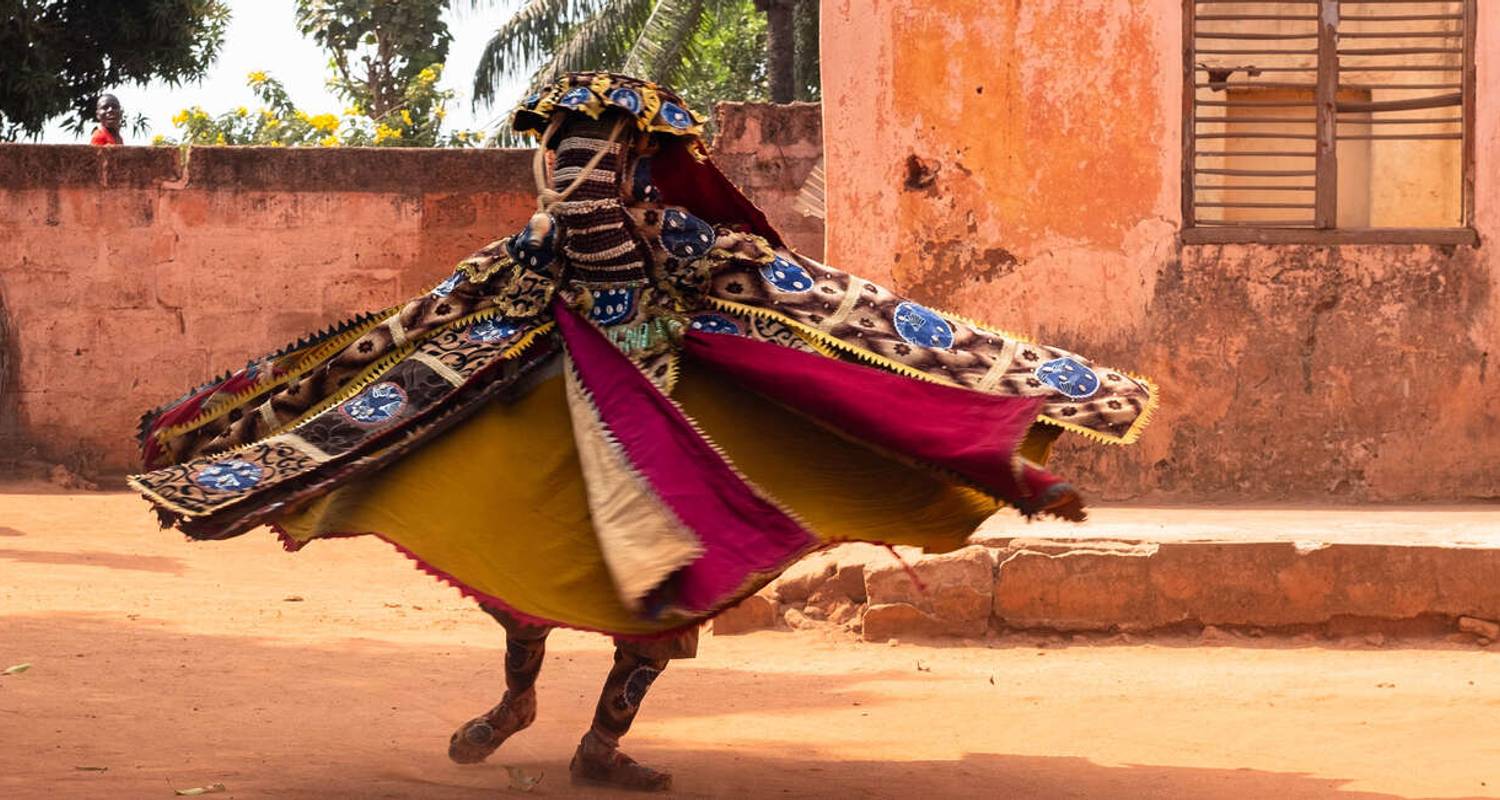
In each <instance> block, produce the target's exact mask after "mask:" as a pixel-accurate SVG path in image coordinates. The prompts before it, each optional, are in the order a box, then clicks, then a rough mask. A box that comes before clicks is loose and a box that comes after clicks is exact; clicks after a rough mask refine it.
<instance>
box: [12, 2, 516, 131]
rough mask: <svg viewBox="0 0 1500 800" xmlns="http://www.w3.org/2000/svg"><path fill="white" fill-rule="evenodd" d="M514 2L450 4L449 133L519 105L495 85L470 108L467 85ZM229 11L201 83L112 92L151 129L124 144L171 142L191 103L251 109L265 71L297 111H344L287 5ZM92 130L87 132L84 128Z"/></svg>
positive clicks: (235, 6) (129, 115)
mask: <svg viewBox="0 0 1500 800" xmlns="http://www.w3.org/2000/svg"><path fill="white" fill-rule="evenodd" d="M519 4H520V0H494V2H490V3H479V4H477V6H478V7H477V8H474V7H472V6H473V5H475V4H470V3H468V2H454V3H452V4H451V5H452V9H451V10H450V11H449V12H448V13H447V15H446V19H447V22H448V29H449V30H450V31H451V32H452V33H453V43H452V45H451V46H450V47H449V49H448V63H447V65H446V67H445V68H444V71H443V82H442V86H443V87H444V88H448V89H453V90H454V91H456V92H457V96H456V98H455V99H454V101H453V102H452V103H450V104H449V106H448V118H447V120H445V127H446V128H449V129H459V128H480V127H486V128H487V127H489V126H490V123H491V122H492V121H494V120H495V119H496V118H497V117H498V116H499V115H501V114H504V113H505V112H506V111H508V110H509V109H510V106H511V104H512V103H513V102H515V101H518V100H520V99H521V91H522V89H523V88H524V85H523V84H521V83H517V85H515V86H513V87H509V88H506V87H502V88H501V89H500V91H499V93H498V96H499V98H500V102H499V104H497V105H496V106H495V107H493V108H490V109H485V108H484V107H482V106H481V107H480V108H479V109H477V110H474V111H470V110H469V98H470V95H471V92H470V91H469V87H470V86H471V84H472V82H473V77H474V67H475V65H476V64H478V63H479V53H480V51H482V50H483V49H484V43H485V42H486V41H488V40H489V37H490V34H491V33H492V32H494V30H495V28H497V27H499V25H500V23H501V22H503V21H504V20H505V19H507V18H508V17H509V16H510V14H511V12H512V11H513V10H514V9H515V8H516V7H517V6H518V5H519ZM229 6H230V8H231V9H232V12H233V15H234V16H233V18H232V19H231V20H230V23H229V29H228V31H227V32H226V34H225V36H224V46H223V48H222V49H221V50H220V51H219V59H218V61H217V62H215V63H214V65H213V66H212V67H210V68H209V71H208V74H207V75H206V76H205V77H204V78H203V81H202V83H196V84H184V85H182V86H175V87H174V86H169V85H167V84H165V83H152V84H149V85H146V86H134V85H130V86H121V87H118V88H116V89H115V90H114V94H115V95H116V96H118V97H119V98H120V104H121V105H123V106H124V107H125V115H126V120H127V122H128V121H129V120H130V119H133V118H134V117H135V115H136V114H137V113H140V114H144V115H145V116H146V118H147V120H148V121H149V122H150V126H151V128H150V130H149V131H147V132H146V133H145V134H144V135H137V134H135V133H132V132H131V131H130V130H129V127H128V125H127V127H126V130H124V131H122V133H123V134H124V135H125V140H126V142H127V143H128V144H146V143H148V142H149V141H150V140H151V137H152V136H153V135H154V134H157V133H164V134H166V135H168V136H174V135H177V134H179V133H180V131H177V130H176V129H174V128H173V127H172V115H174V114H176V113H177V112H178V111H181V110H182V109H184V108H188V107H190V106H194V105H200V106H203V108H204V110H206V111H208V112H209V113H210V114H215V115H217V114H219V113H222V112H224V111H227V110H229V109H232V108H234V107H236V106H248V107H250V108H254V107H255V106H256V100H255V96H254V95H253V94H251V92H250V88H249V87H248V86H247V85H246V84H245V76H246V75H248V74H249V73H251V72H253V71H255V70H265V71H266V72H267V73H270V74H271V75H272V76H274V77H276V78H277V79H279V80H281V82H282V83H283V84H284V85H285V86H286V88H287V91H288V92H289V93H290V94H291V96H292V100H293V102H295V103H296V104H297V107H298V108H301V109H304V110H306V111H307V112H309V113H312V114H318V113H322V112H325V111H327V112H331V113H338V111H339V110H340V109H342V108H343V107H344V106H343V104H342V103H341V102H339V100H338V99H337V98H335V97H334V96H333V94H332V93H331V92H329V91H328V89H327V88H326V87H325V86H324V81H325V80H326V79H327V75H328V67H327V64H328V56H327V54H325V53H324V52H323V51H322V50H319V49H318V47H317V45H315V44H313V42H312V40H311V39H304V38H303V37H302V35H301V34H299V33H298V32H297V23H296V11H295V6H296V3H295V2H294V0H229ZM89 130H90V131H92V130H93V128H92V126H90V127H89ZM41 141H43V142H47V143H51V144H68V143H76V142H85V141H88V134H87V133H86V134H84V135H82V136H74V135H73V134H72V133H70V132H68V131H67V130H65V129H64V128H63V126H62V124H61V121H54V122H53V124H51V125H49V126H48V127H47V130H46V131H45V132H44V133H43V134H42V138H41Z"/></svg>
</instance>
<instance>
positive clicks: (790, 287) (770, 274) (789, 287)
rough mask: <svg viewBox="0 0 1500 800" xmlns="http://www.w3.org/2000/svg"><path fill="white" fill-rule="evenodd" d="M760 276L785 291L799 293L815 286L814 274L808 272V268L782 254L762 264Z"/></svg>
mask: <svg viewBox="0 0 1500 800" xmlns="http://www.w3.org/2000/svg"><path fill="white" fill-rule="evenodd" d="M760 276H761V277H762V278H765V279H766V283H769V284H771V285H772V286H775V287H776V288H777V289H780V290H781V291H783V292H791V293H793V294H798V293H801V292H805V291H807V290H809V289H811V288H812V287H813V279H812V276H811V275H808V274H807V270H805V269H803V268H802V267H801V266H800V265H797V264H793V263H792V262H790V261H787V260H786V259H784V258H782V257H781V256H777V257H776V258H775V259H773V260H772V261H771V263H769V264H766V265H764V266H762V267H761V268H760Z"/></svg>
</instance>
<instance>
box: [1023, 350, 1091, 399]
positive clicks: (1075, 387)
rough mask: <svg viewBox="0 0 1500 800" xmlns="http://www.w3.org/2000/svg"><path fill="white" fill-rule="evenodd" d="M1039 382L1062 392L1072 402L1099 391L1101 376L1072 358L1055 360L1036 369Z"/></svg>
mask: <svg viewBox="0 0 1500 800" xmlns="http://www.w3.org/2000/svg"><path fill="white" fill-rule="evenodd" d="M1036 377H1037V380H1039V381H1041V382H1042V383H1045V384H1047V385H1048V386H1051V387H1052V388H1054V389H1056V390H1058V391H1059V392H1062V393H1063V394H1064V395H1066V396H1067V397H1068V399H1070V400H1082V399H1084V398H1086V397H1092V396H1093V394H1094V392H1097V391H1099V376H1098V375H1095V374H1094V371H1093V370H1091V369H1089V368H1088V367H1085V366H1084V365H1082V364H1080V363H1078V361H1076V360H1074V359H1071V358H1066V357H1064V358H1054V359H1052V360H1051V361H1048V362H1047V363H1045V364H1043V365H1041V366H1040V367H1037V368H1036Z"/></svg>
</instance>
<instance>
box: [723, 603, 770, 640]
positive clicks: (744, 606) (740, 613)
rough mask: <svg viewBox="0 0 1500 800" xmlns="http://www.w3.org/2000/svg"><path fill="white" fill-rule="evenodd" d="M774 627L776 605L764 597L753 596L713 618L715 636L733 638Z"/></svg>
mask: <svg viewBox="0 0 1500 800" xmlns="http://www.w3.org/2000/svg"><path fill="white" fill-rule="evenodd" d="M774 627H776V604H775V603H773V602H771V599H770V598H768V597H765V596H764V595H758V594H753V595H750V596H749V597H747V598H745V599H744V600H741V601H740V603H739V605H737V606H734V607H732V608H729V609H726V610H724V611H723V612H722V613H720V614H719V615H718V616H717V617H714V635H715V636H733V635H735V634H739V633H749V632H750V631H764V630H770V629H771V628H774Z"/></svg>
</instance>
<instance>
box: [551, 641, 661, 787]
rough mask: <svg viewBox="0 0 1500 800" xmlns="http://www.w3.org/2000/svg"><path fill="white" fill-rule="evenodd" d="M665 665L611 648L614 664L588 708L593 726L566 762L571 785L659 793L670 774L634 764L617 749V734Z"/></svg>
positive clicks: (627, 727)
mask: <svg viewBox="0 0 1500 800" xmlns="http://www.w3.org/2000/svg"><path fill="white" fill-rule="evenodd" d="M666 668H667V662H666V661H665V660H655V659H650V658H646V657H645V656H643V655H640V654H638V653H633V652H630V651H628V650H626V649H625V648H622V647H616V648H615V665H614V668H613V669H611V670H610V671H609V677H608V678H606V679H605V681H604V691H603V692H602V693H601V694H600V696H599V705H598V707H597V708H596V709H595V710H594V725H593V727H592V728H590V729H589V732H588V733H586V734H584V736H583V740H582V741H580V742H579V743H578V750H577V752H575V753H574V754H573V761H572V763H571V764H569V765H568V771H569V772H570V773H572V776H573V781H574V782H575V783H602V784H609V785H611V786H619V787H622V788H626V789H639V790H642V791H665V790H667V789H670V788H672V776H671V775H669V774H668V773H665V772H660V771H658V770H654V769H651V768H650V767H647V766H644V765H642V764H639V763H637V762H636V761H635V759H633V758H631V757H630V756H627V755H625V754H624V753H622V752H620V737H622V736H624V735H625V733H626V732H627V731H629V730H630V724H631V723H632V722H634V721H635V715H636V712H637V711H639V710H640V706H641V701H642V700H644V699H645V697H646V691H647V690H648V689H650V688H651V684H652V682H653V681H655V680H656V676H658V675H660V674H661V671H662V670H664V669H666Z"/></svg>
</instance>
